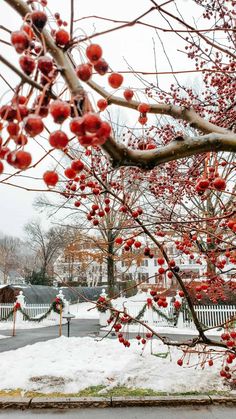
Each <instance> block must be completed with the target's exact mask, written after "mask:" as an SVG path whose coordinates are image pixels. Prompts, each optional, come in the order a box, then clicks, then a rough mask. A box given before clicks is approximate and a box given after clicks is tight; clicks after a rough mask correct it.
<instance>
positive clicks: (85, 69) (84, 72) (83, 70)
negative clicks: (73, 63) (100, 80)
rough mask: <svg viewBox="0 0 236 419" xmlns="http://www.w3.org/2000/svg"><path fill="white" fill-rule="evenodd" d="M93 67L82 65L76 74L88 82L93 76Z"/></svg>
mask: <svg viewBox="0 0 236 419" xmlns="http://www.w3.org/2000/svg"><path fill="white" fill-rule="evenodd" d="M92 73H93V71H92V66H91V64H80V65H78V67H77V68H76V74H77V76H78V77H79V79H80V80H82V81H88V80H89V79H90V78H91V76H92Z"/></svg>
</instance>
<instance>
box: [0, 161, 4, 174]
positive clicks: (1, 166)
mask: <svg viewBox="0 0 236 419" xmlns="http://www.w3.org/2000/svg"><path fill="white" fill-rule="evenodd" d="M3 170H4V166H3V163H2V162H1V161H0V174H1V173H2V172H3Z"/></svg>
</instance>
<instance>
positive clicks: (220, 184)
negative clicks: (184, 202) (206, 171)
mask: <svg viewBox="0 0 236 419" xmlns="http://www.w3.org/2000/svg"><path fill="white" fill-rule="evenodd" d="M209 188H211V189H215V190H216V191H219V192H221V191H224V190H225V188H226V181H225V179H223V178H222V177H219V176H218V177H216V178H214V180H211V179H210V177H209V178H207V177H201V178H199V179H198V180H197V184H196V191H197V192H198V194H199V195H202V194H203V193H204V192H205V191H206V190H207V189H209Z"/></svg>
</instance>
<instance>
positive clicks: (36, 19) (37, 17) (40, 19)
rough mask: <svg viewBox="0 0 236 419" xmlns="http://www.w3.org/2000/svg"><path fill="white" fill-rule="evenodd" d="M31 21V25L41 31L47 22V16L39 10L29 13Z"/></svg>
mask: <svg viewBox="0 0 236 419" xmlns="http://www.w3.org/2000/svg"><path fill="white" fill-rule="evenodd" d="M31 20H32V23H33V25H34V26H36V28H37V29H38V30H39V31H42V29H43V28H44V26H45V25H46V22H47V15H46V13H44V12H41V11H40V10H36V11H34V12H32V13H31Z"/></svg>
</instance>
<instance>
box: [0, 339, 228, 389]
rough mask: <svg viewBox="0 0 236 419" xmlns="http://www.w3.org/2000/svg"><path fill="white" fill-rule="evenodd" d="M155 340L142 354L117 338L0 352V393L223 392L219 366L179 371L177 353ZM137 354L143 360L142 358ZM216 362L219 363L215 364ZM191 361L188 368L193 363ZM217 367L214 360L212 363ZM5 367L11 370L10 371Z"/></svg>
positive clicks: (61, 341) (68, 341) (62, 341)
mask: <svg viewBox="0 0 236 419" xmlns="http://www.w3.org/2000/svg"><path fill="white" fill-rule="evenodd" d="M167 351H168V348H167V347H166V346H164V345H163V344H162V343H160V342H159V341H157V340H155V341H154V342H153V353H154V354H156V356H154V355H151V354H150V346H149V343H148V345H147V347H146V348H145V350H144V351H143V352H142V348H141V346H139V345H138V342H137V341H136V340H132V341H131V346H130V348H125V347H124V346H123V345H121V344H119V343H118V341H117V340H110V339H104V340H103V341H100V342H97V341H95V340H94V339H92V338H89V337H85V338H70V339H68V338H66V337H61V338H57V339H54V340H50V341H48V342H40V343H36V344H34V345H31V346H26V347H24V348H20V349H17V350H15V351H9V352H3V353H1V354H0V376H1V381H0V389H5V390H6V389H17V388H18V389H19V388H20V389H22V390H25V391H26V390H34V391H41V392H44V393H50V392H54V391H57V392H64V393H76V392H78V391H80V390H82V389H84V388H87V387H90V386H97V385H103V386H105V387H106V388H107V389H109V388H112V387H115V386H119V385H121V386H127V387H132V388H149V389H153V390H155V391H161V392H168V393H174V392H189V391H196V392H207V391H210V390H222V389H225V388H224V387H223V384H222V380H221V379H220V377H219V368H220V364H218V368H217V366H216V365H215V366H213V367H209V366H208V365H207V366H206V367H205V369H201V368H200V367H198V368H197V369H195V368H190V367H189V365H188V366H186V367H179V366H178V365H177V364H176V361H177V359H179V358H180V357H181V356H182V352H181V351H180V350H178V349H177V348H172V349H171V354H170V355H171V356H170V355H168V356H167V357H166V358H165V359H163V358H161V357H160V356H161V354H162V355H165V354H166V353H167ZM141 354H142V356H141ZM218 362H219V361H218ZM197 363H198V360H197V357H195V356H193V357H191V364H192V365H194V364H197ZM216 364H217V362H216ZM9 366H10V367H11V368H9Z"/></svg>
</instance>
